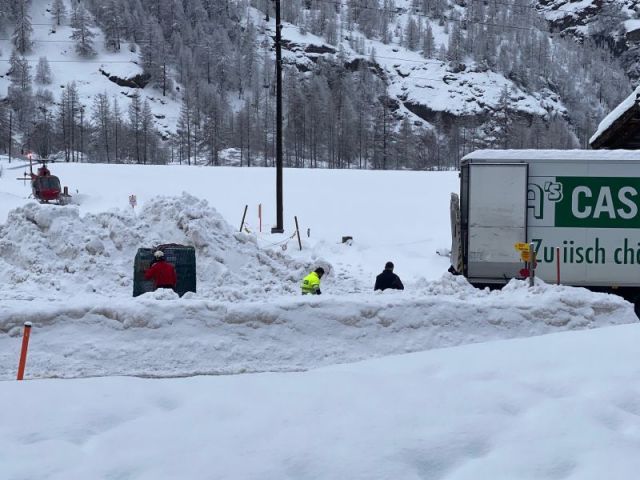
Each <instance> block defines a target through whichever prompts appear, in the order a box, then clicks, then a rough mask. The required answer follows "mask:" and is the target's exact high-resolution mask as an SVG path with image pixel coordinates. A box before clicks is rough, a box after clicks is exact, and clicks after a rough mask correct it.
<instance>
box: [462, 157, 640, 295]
mask: <svg viewBox="0 0 640 480" xmlns="http://www.w3.org/2000/svg"><path fill="white" fill-rule="evenodd" d="M451 218H452V236H453V241H452V250H451V261H452V269H453V271H455V272H456V273H460V274H463V275H464V276H465V277H467V279H468V280H469V281H470V282H471V283H472V284H474V285H494V286H498V285H501V284H505V283H506V282H508V281H509V280H510V279H512V278H519V277H521V275H522V273H521V271H522V269H523V266H524V264H523V260H522V258H521V253H520V252H519V251H518V250H516V248H515V246H516V244H522V243H532V244H533V245H534V248H535V251H536V257H537V268H536V272H535V274H536V276H537V277H539V278H542V279H543V280H544V281H546V282H548V283H556V282H558V281H559V282H560V283H562V284H564V285H574V286H583V287H588V288H591V289H594V290H600V291H609V290H611V291H616V292H617V293H621V294H622V295H623V296H625V297H627V298H629V299H630V300H633V301H636V300H637V299H638V298H637V297H638V293H640V151H634V150H477V151H475V152H473V153H471V154H469V155H466V156H465V157H464V158H463V159H462V161H461V165H460V193H459V200H458V197H457V195H454V196H452V208H451Z"/></svg>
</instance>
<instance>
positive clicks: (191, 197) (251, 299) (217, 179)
mask: <svg viewBox="0 0 640 480" xmlns="http://www.w3.org/2000/svg"><path fill="white" fill-rule="evenodd" d="M3 165H4V166H5V167H7V168H8V164H7V163H6V161H5V163H4V164H3ZM7 168H5V172H7V174H6V175H4V176H3V177H2V178H1V179H0V192H4V195H5V196H7V197H8V198H11V199H12V201H9V202H6V203H4V202H3V204H2V206H3V207H4V208H2V211H0V215H2V217H3V218H6V223H4V224H3V225H0V247H1V248H0V272H1V273H2V276H3V278H5V279H6V280H5V281H4V282H3V283H2V284H0V296H1V298H3V300H4V301H3V302H2V305H1V306H0V332H2V334H0V346H2V348H0V378H5V379H8V378H12V377H13V376H14V374H15V356H16V348H18V345H17V343H18V342H17V339H18V337H19V335H20V332H21V325H22V323H23V322H24V321H27V320H30V321H32V322H34V343H33V346H32V352H31V357H30V360H29V375H30V376H31V378H34V377H79V376H91V375H113V374H135V375H145V376H175V375H189V374H195V373H237V372H244V371H265V370H278V371H285V370H299V369H304V368H310V367H315V366H319V365H328V364H332V363H340V362H347V361H354V360H361V359H365V358H369V357H373V356H380V355H385V354H390V353H404V352H412V351H419V350H424V349H428V348H437V347H443V346H451V345H459V344H464V343H470V342H479V341H486V340H489V339H497V338H512V337H518V336H530V335H535V334H542V333H547V332H551V331H557V330H564V329H576V328H593V327H599V326H604V325H612V324H620V323H629V322H633V321H635V316H634V314H633V312H632V309H631V306H630V305H629V304H628V303H626V302H624V301H623V300H621V299H620V298H618V297H615V296H609V295H595V294H591V293H589V292H587V291H585V290H580V289H571V288H568V287H560V288H557V287H553V286H544V285H542V286H539V287H538V288H537V289H535V290H531V291H529V290H528V289H527V288H526V286H525V285H524V284H523V283H518V282H514V283H513V284H512V285H511V286H510V287H509V288H508V289H505V290H503V291H497V292H488V291H481V290H477V289H474V288H472V287H471V286H470V285H468V284H467V283H466V281H464V279H462V278H454V277H451V276H450V275H448V274H446V269H447V268H448V266H449V263H448V258H447V257H443V256H440V255H438V254H437V253H436V250H446V248H447V247H448V246H449V225H448V223H449V219H448V217H449V213H448V203H449V193H450V192H451V191H454V190H456V189H457V174H456V173H455V172H431V173H427V172H370V171H330V170H286V171H285V185H286V188H285V199H286V205H287V210H286V211H285V216H286V218H287V221H286V223H285V233H284V234H283V235H279V236H273V235H271V234H269V233H262V234H260V232H259V231H258V232H256V230H259V227H258V221H257V218H256V216H257V205H258V204H259V203H262V204H263V212H264V218H263V227H264V228H263V231H265V232H266V231H269V227H270V225H271V224H272V223H273V219H274V210H275V207H274V202H273V200H274V199H273V186H274V178H273V177H274V171H273V170H270V169H262V168H252V169H238V168H211V167H186V166H132V165H110V166H107V165H90V164H58V163H56V164H52V165H51V169H52V171H53V173H54V174H57V175H59V176H60V178H61V179H62V183H63V184H65V185H69V186H70V191H71V192H72V194H73V199H74V203H73V204H72V205H68V206H65V207H60V206H56V205H39V204H36V203H35V202H30V201H29V200H28V198H26V197H28V195H29V193H30V191H29V186H28V185H24V183H23V182H18V181H16V180H15V179H14V175H13V172H16V171H20V169H18V170H8V169H7ZM141 178H142V179H143V180H142V181H140V179H141ZM184 190H188V191H189V192H190V193H188V194H187V193H183V192H184ZM130 194H136V195H137V199H138V202H139V206H137V207H136V209H135V211H134V209H132V208H131V207H130V206H129V205H128V198H129V195H130ZM158 194H162V196H156V195H158ZM19 204H22V206H19V207H18V208H14V209H13V210H9V209H10V208H12V207H16V206H17V205H19ZM245 204H248V205H250V206H251V210H252V212H251V213H250V214H249V215H248V216H247V223H248V225H249V231H248V232H247V231H246V230H245V231H243V232H238V229H239V223H240V220H241V217H242V212H243V209H244V205H245ZM118 207H119V208H118ZM214 207H215V208H214ZM294 214H295V215H297V216H298V217H299V221H300V227H301V231H302V233H303V250H302V251H299V249H298V245H297V241H296V240H295V239H291V238H290V237H291V234H292V233H293V232H294V222H293V221H292V220H293V218H292V216H293V215H294ZM5 215H6V217H5ZM229 222H232V223H234V224H236V225H238V226H237V227H232V226H231V225H230V223H229ZM307 229H309V230H310V235H309V236H307ZM343 235H350V236H353V239H354V241H353V244H351V245H348V244H343V243H341V241H340V240H341V237H342V236H343ZM173 242H175V243H181V244H188V245H193V246H195V247H196V256H197V264H198V292H197V293H194V294H192V293H188V294H187V295H185V296H184V297H183V298H178V297H177V296H176V295H175V294H173V292H159V293H151V294H146V295H143V296H142V297H139V298H132V297H131V294H132V290H133V284H132V270H133V268H132V267H133V259H134V257H135V253H136V251H137V249H138V248H140V247H152V246H153V245H157V244H162V243H173ZM282 245H287V249H286V250H284V251H283V250H282V249H281V246H282ZM387 260H392V261H394V262H395V264H396V271H397V272H398V273H399V274H400V275H401V277H402V278H403V280H404V282H405V285H406V287H407V289H406V291H404V292H385V293H383V294H381V293H380V292H377V293H374V292H373V291H372V286H373V283H374V279H375V275H376V274H377V273H379V272H380V271H381V270H382V267H383V265H384V263H385V262H386V261H387ZM317 265H322V266H323V267H325V269H326V270H327V271H328V272H329V273H328V275H327V276H326V277H325V278H324V279H323V285H322V289H323V293H324V295H323V296H321V297H320V298H309V297H306V298H303V297H301V296H300V295H299V282H300V280H301V278H302V277H303V276H304V275H305V274H306V273H307V272H308V271H310V270H311V269H313V267H314V266H317Z"/></svg>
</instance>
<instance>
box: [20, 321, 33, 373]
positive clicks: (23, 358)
mask: <svg viewBox="0 0 640 480" xmlns="http://www.w3.org/2000/svg"><path fill="white" fill-rule="evenodd" d="M30 335H31V322H24V333H23V335H22V350H21V351H20V363H19V364H18V380H22V379H23V378H24V367H25V366H26V364H27V349H28V348H29V336H30Z"/></svg>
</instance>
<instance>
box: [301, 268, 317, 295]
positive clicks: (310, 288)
mask: <svg viewBox="0 0 640 480" xmlns="http://www.w3.org/2000/svg"><path fill="white" fill-rule="evenodd" d="M301 287H302V294H303V295H306V294H307V293H311V294H315V293H316V292H317V291H318V290H320V277H318V274H317V273H316V272H311V273H310V274H309V275H307V276H306V277H304V280H302V285H301Z"/></svg>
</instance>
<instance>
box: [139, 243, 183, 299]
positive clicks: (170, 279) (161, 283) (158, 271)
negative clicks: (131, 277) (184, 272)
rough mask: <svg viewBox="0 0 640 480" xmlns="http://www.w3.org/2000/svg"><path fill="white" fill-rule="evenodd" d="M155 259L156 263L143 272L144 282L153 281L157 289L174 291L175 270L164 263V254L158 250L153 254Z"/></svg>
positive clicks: (167, 263)
mask: <svg viewBox="0 0 640 480" xmlns="http://www.w3.org/2000/svg"><path fill="white" fill-rule="evenodd" d="M153 256H154V257H156V262H155V263H154V264H153V265H151V267H150V268H149V269H148V270H147V271H145V272H144V279H145V280H153V285H154V287H155V288H156V289H158V288H171V289H173V290H175V289H176V282H177V277H176V269H175V268H174V266H173V265H171V264H170V263H169V262H167V261H166V259H165V258H164V252H163V251H162V250H158V251H156V252H155V253H154V254H153Z"/></svg>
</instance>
